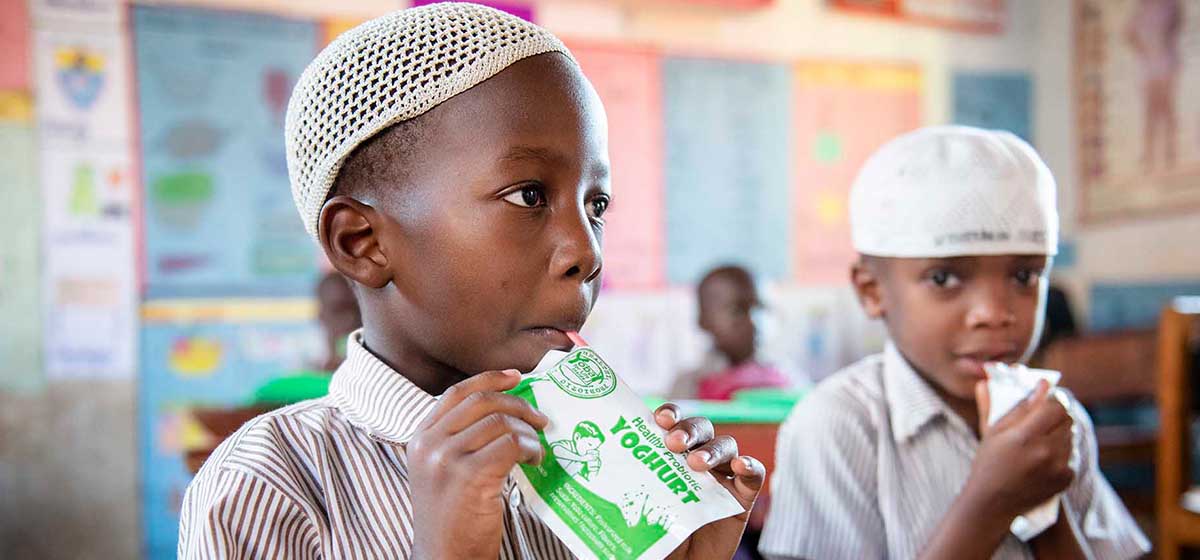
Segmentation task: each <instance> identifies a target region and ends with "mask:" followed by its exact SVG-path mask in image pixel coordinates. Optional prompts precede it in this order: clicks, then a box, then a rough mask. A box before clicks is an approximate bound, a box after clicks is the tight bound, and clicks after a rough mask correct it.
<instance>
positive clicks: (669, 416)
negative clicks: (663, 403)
mask: <svg viewBox="0 0 1200 560" xmlns="http://www.w3.org/2000/svg"><path fill="white" fill-rule="evenodd" d="M658 415H659V416H663V417H666V418H667V419H668V420H675V411H674V410H672V409H670V408H664V409H662V410H660V411H658Z"/></svg>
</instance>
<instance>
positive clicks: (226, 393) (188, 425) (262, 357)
mask: <svg viewBox="0 0 1200 560" xmlns="http://www.w3.org/2000/svg"><path fill="white" fill-rule="evenodd" d="M239 306H240V307H246V306H245V305H244V303H243V302H230V303H228V304H222V303H217V304H212V305H209V306H208V307H209V308H208V309H198V308H185V309H182V310H173V309H171V308H170V306H163V305H151V306H147V311H146V313H145V317H144V327H143V329H142V339H141V364H142V368H141V369H142V376H141V382H140V389H139V393H138V400H139V403H140V412H139V418H138V432H139V449H140V453H141V472H142V483H143V485H144V486H143V492H142V500H143V506H142V515H143V520H142V526H143V527H144V530H145V539H146V541H145V542H146V547H147V550H148V552H149V554H148V556H149V557H150V558H153V559H159V558H162V559H166V558H175V550H176V544H177V542H178V532H179V508H180V504H181V501H182V499H183V492H184V490H185V489H186V488H187V484H188V482H190V481H191V474H190V473H189V472H188V471H187V469H186V467H185V465H184V452H185V451H186V450H187V449H191V448H195V447H203V445H204V444H205V443H206V442H207V441H209V440H208V435H207V432H206V431H205V430H204V429H203V428H202V427H200V426H199V425H198V424H197V423H196V421H195V420H194V419H193V418H192V416H191V415H190V409H191V408H193V407H196V406H237V405H241V404H245V403H247V402H248V401H249V400H250V399H251V398H252V397H253V394H254V390H255V389H256V388H258V387H259V386H260V385H262V384H263V383H265V382H266V381H268V380H270V379H272V378H275V377H278V376H280V375H283V374H286V373H288V372H291V371H295V370H297V369H302V368H303V367H304V366H306V365H307V364H309V363H310V362H311V361H313V360H314V359H315V358H316V355H317V354H319V353H320V344H319V342H318V340H317V333H316V329H315V327H314V325H313V324H312V323H311V320H310V319H311V318H310V317H307V314H308V313H309V312H311V309H309V307H306V306H304V305H298V306H294V307H296V309H295V310H292V311H288V310H286V309H285V310H284V311H283V312H282V313H275V314H267V315H264V316H261V317H258V318H246V317H242V318H240V319H224V318H223V317H224V316H225V315H227V314H228V312H229V311H230V309H229V308H233V307H239ZM250 307H253V306H252V305H250ZM176 314H178V315H179V316H178V317H174V315H176ZM205 317H206V319H205Z"/></svg>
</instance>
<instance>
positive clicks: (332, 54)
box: [285, 3, 574, 238]
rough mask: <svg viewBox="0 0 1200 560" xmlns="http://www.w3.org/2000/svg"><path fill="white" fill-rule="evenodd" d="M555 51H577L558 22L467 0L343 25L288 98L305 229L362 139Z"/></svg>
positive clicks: (312, 227)
mask: <svg viewBox="0 0 1200 560" xmlns="http://www.w3.org/2000/svg"><path fill="white" fill-rule="evenodd" d="M547 52H559V53H562V54H564V55H566V56H567V57H568V58H571V60H574V58H572V57H571V53H570V52H569V51H568V50H567V48H566V47H565V46H564V45H563V44H562V42H561V41H559V40H558V38H556V37H555V36H554V35H552V34H551V33H550V32H549V31H546V30H545V29H542V28H541V27H538V26H536V25H534V24H532V23H529V22H527V21H525V20H523V19H521V18H518V17H516V16H513V15H510V14H507V13H504V12H501V11H499V10H495V9H492V8H488V7H484V6H480V5H477V4H467V3H441V4H432V5H428V6H423V7H420V8H411V9H407V10H400V11H397V12H393V13H391V14H388V15H385V16H382V17H379V18H376V19H373V20H371V21H368V22H366V23H364V24H362V25H359V26H358V27H355V28H354V29H351V30H349V31H347V32H345V33H343V34H342V35H341V36H340V37H338V38H337V39H336V40H335V41H333V43H331V44H330V45H329V46H328V47H325V50H323V51H321V54H319V55H317V58H316V59H315V60H313V61H312V63H311V64H309V65H308V68H307V69H305V70H304V73H303V74H302V75H301V76H300V79H299V80H298V81H297V83H296V89H295V90H294V91H292V98H291V101H289V102H288V110H287V124H286V130H285V135H286V140H287V163H288V175H289V177H290V178H291V182H292V197H293V198H294V199H295V201H296V209H298V210H299V211H300V217H301V219H302V220H304V227H305V229H307V230H308V233H309V234H310V235H312V236H313V237H314V238H315V237H316V235H317V218H318V217H319V216H320V214H321V207H322V206H324V204H325V199H326V198H327V197H328V195H329V189H330V188H331V187H332V186H333V182H334V179H336V178H337V174H338V170H339V169H340V168H341V166H342V162H343V161H345V159H346V157H347V156H349V155H350V153H351V152H352V151H354V148H355V147H357V146H358V145H359V144H361V143H362V142H364V141H366V140H367V139H369V138H371V137H372V136H374V135H375V134H377V133H378V132H380V131H382V130H383V129H385V128H387V127H389V126H391V125H393V124H396V123H399V122H402V121H406V120H409V119H412V118H415V117H418V116H420V115H422V114H424V113H425V112H427V111H429V110H430V109H432V108H434V107H436V106H437V105H438V104H440V103H442V102H444V101H446V100H448V99H450V98H451V97H454V96H455V95H458V94H459V93H462V92H463V91H466V90H468V89H470V88H471V87H473V86H475V85H476V84H479V83H480V82H482V81H484V80H486V79H488V78H490V77H492V76H495V75H496V74H498V73H500V72H501V71H502V70H504V69H505V68H508V67H509V66H510V65H512V64H513V63H514V62H517V61H519V60H521V59H524V58H527V57H530V56H534V55H537V54H542V53H547Z"/></svg>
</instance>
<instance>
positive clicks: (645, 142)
mask: <svg viewBox="0 0 1200 560" xmlns="http://www.w3.org/2000/svg"><path fill="white" fill-rule="evenodd" d="M568 46H569V47H570V48H571V52H572V54H574V55H575V59H576V60H577V61H579V64H580V66H582V67H583V71H584V73H585V74H586V75H587V77H588V79H589V80H590V81H591V82H592V85H593V86H595V88H596V91H597V92H598V93H599V94H600V99H601V100H602V101H603V102H604V109H605V111H606V112H607V113H608V134H609V142H608V149H609V153H610V156H611V166H612V178H611V181H612V191H613V200H614V202H615V204H613V205H612V207H611V208H610V209H609V212H608V214H606V215H605V222H606V225H605V229H604V285H605V287H608V288H613V289H621V290H648V289H655V288H659V287H661V286H662V285H663V284H664V281H665V274H664V271H663V255H664V246H663V245H664V241H665V240H664V237H663V174H662V173H663V169H662V158H663V144H662V141H663V139H662V134H663V131H662V118H661V115H662V80H661V74H660V68H659V58H658V56H657V54H656V53H654V52H653V51H649V50H633V49H629V48H615V47H605V46H598V45H588V44H575V43H572V44H569V45H568Z"/></svg>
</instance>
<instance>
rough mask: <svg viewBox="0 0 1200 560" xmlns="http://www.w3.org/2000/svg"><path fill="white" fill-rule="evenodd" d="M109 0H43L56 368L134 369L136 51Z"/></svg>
mask: <svg viewBox="0 0 1200 560" xmlns="http://www.w3.org/2000/svg"><path fill="white" fill-rule="evenodd" d="M100 4H103V3H98V4H96V5H91V4H88V5H86V6H79V7H77V8H76V7H72V6H66V5H60V3H56V2H50V1H47V2H39V3H34V4H33V9H34V17H35V23H36V24H37V27H36V31H35V32H34V44H35V48H34V53H35V56H34V68H35V76H36V79H37V92H38V95H37V100H36V101H37V107H36V109H37V111H36V115H37V116H36V122H37V125H38V149H39V155H38V160H39V166H40V168H39V180H40V183H41V193H42V205H41V206H42V213H43V221H42V235H43V237H42V239H43V243H42V250H43V255H44V257H43V274H42V288H41V292H42V294H41V297H42V301H43V302H44V307H43V309H44V315H43V320H42V325H43V329H44V333H45V336H44V337H43V344H44V352H45V356H44V360H45V369H46V374H47V376H48V377H51V378H67V377H128V376H132V375H133V373H134V347H135V343H136V329H137V318H136V313H135V305H136V304H135V298H136V297H137V284H136V275H135V265H134V245H133V242H134V240H133V220H132V211H133V201H134V196H133V194H134V193H133V175H132V174H131V172H130V160H131V155H130V145H131V139H132V135H131V134H130V131H129V126H128V123H129V114H130V113H129V101H128V99H129V89H128V83H127V80H128V73H127V68H128V53H127V51H126V49H125V46H124V41H123V40H122V38H121V35H120V31H119V30H120V24H119V21H118V20H117V19H113V18H112V15H113V14H112V13H111V12H110V11H108V10H107V9H100V8H103V6H100ZM93 8H96V9H95V10H93Z"/></svg>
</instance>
